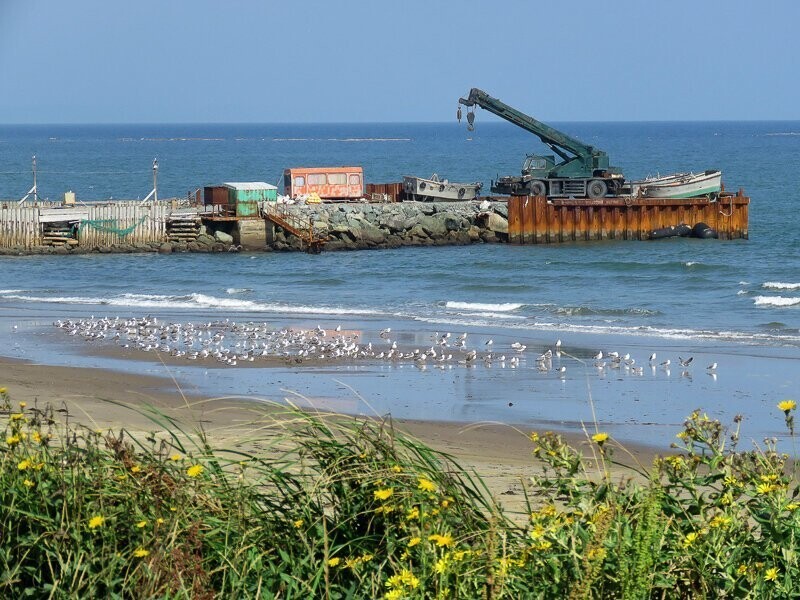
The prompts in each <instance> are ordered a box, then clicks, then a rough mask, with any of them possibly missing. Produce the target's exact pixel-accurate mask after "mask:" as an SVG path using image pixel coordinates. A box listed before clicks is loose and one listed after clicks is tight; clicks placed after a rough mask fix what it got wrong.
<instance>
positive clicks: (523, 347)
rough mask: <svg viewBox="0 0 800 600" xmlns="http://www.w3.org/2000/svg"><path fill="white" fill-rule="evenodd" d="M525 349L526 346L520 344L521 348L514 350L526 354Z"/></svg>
mask: <svg viewBox="0 0 800 600" xmlns="http://www.w3.org/2000/svg"><path fill="white" fill-rule="evenodd" d="M525 348H527V346H526V345H525V344H520V345H519V346H517V347H515V348H514V350H516V351H517V352H525Z"/></svg>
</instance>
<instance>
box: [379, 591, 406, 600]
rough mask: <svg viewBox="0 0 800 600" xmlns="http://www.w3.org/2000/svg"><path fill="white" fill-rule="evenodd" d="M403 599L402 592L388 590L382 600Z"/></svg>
mask: <svg viewBox="0 0 800 600" xmlns="http://www.w3.org/2000/svg"><path fill="white" fill-rule="evenodd" d="M402 597H403V590H401V589H396V590H389V591H388V592H386V595H385V596H384V597H383V598H384V600H401V598H402Z"/></svg>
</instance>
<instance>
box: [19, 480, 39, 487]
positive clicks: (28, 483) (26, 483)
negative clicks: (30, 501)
mask: <svg viewBox="0 0 800 600" xmlns="http://www.w3.org/2000/svg"><path fill="white" fill-rule="evenodd" d="M22 485H24V486H25V487H26V488H32V487H33V486H34V485H36V484H35V483H33V482H32V481H31V480H30V479H26V480H25V481H23V482H22Z"/></svg>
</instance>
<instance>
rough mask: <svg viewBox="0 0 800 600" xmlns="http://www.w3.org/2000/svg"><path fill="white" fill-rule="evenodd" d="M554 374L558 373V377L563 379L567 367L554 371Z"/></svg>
mask: <svg viewBox="0 0 800 600" xmlns="http://www.w3.org/2000/svg"><path fill="white" fill-rule="evenodd" d="M556 372H557V373H558V376H559V377H565V376H566V374H567V367H560V368H559V369H557V370H556Z"/></svg>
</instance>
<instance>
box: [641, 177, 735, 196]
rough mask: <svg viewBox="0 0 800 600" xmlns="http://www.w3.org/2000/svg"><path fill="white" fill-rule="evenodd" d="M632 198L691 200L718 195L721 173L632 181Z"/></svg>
mask: <svg viewBox="0 0 800 600" xmlns="http://www.w3.org/2000/svg"><path fill="white" fill-rule="evenodd" d="M631 187H632V192H633V195H634V196H641V197H644V198H692V197H694V196H706V195H708V194H716V193H719V192H720V190H721V189H722V172H721V171H706V172H705V173H698V174H696V173H677V174H675V175H667V176H665V177H654V178H650V179H643V180H641V181H634V182H633V183H632V184H631Z"/></svg>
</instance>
